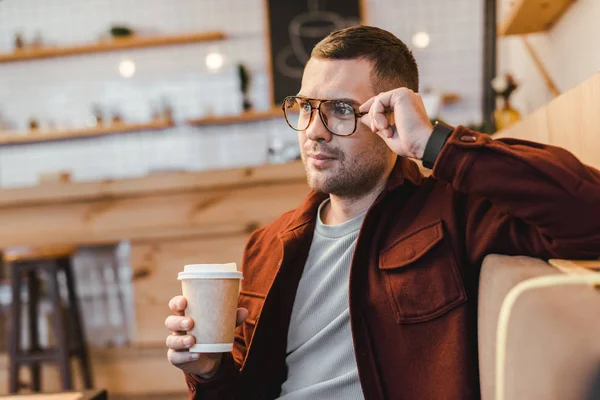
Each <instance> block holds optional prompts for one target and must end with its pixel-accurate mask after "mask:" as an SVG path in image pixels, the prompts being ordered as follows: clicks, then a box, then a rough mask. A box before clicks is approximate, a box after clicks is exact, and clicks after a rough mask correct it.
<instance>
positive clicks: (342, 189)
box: [302, 142, 386, 198]
mask: <svg viewBox="0 0 600 400" xmlns="http://www.w3.org/2000/svg"><path fill="white" fill-rule="evenodd" d="M378 144H379V143H378ZM381 144H382V145H383V146H386V145H385V143H383V142H382V143H381ZM380 147H381V146H377V145H376V146H374V148H372V149H369V150H367V151H365V152H364V153H363V154H359V155H357V156H356V157H353V158H352V159H350V158H348V157H347V156H346V154H344V153H343V152H341V151H340V150H339V149H335V150H334V149H332V150H329V151H327V153H328V154H333V155H335V157H336V160H335V161H334V163H335V165H334V166H332V167H328V168H323V169H316V168H315V167H313V166H309V165H308V161H307V159H306V156H304V155H302V161H303V163H304V168H305V170H306V178H307V181H308V186H309V187H310V188H311V189H313V190H314V191H316V192H320V193H325V194H331V195H334V196H339V197H346V198H356V197H361V196H363V195H365V194H367V193H369V192H371V191H372V190H374V189H375V187H376V186H377V185H378V184H379V183H380V180H381V178H382V176H383V174H384V173H385V170H386V160H385V158H386V157H385V154H386V153H385V148H384V147H382V148H380Z"/></svg>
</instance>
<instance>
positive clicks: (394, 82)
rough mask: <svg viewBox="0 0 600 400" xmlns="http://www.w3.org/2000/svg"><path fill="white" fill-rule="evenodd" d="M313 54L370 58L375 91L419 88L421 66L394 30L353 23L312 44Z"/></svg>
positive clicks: (314, 55)
mask: <svg viewBox="0 0 600 400" xmlns="http://www.w3.org/2000/svg"><path fill="white" fill-rule="evenodd" d="M310 56H311V57H314V58H324V59H333V60H350V59H353V58H358V59H365V60H367V61H370V62H371V64H372V66H373V76H372V77H371V81H372V84H373V89H375V91H386V90H391V89H394V88H397V87H407V88H409V89H411V90H412V91H414V92H418V91H419V69H418V67H417V62H416V61H415V58H414V57H413V55H412V53H411V51H410V50H409V49H408V47H406V45H405V44H404V42H402V41H401V40H400V39H398V38H397V37H396V36H394V35H393V34H392V33H390V32H388V31H386V30H383V29H380V28H375V27H374V26H352V27H350V28H345V29H341V30H338V31H335V32H332V33H330V34H329V36H327V37H326V38H324V39H323V40H321V41H320V42H319V43H317V45H316V46H315V47H314V48H313V51H312V53H311V55H310Z"/></svg>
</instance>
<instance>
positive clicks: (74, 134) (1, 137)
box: [0, 120, 174, 146]
mask: <svg viewBox="0 0 600 400" xmlns="http://www.w3.org/2000/svg"><path fill="white" fill-rule="evenodd" d="M172 126H174V124H173V121H167V120H161V121H152V122H147V123H143V124H128V123H119V124H111V125H106V126H98V127H94V128H85V129H75V130H68V131H43V130H39V131H37V130H36V131H28V132H11V131H4V132H2V131H0V146H6V145H11V144H25V143H36V142H50V141H55V140H66V139H78V138H84V137H92V136H103V135H112V134H115V133H126V132H139V131H152V130H160V129H165V128H169V127H172Z"/></svg>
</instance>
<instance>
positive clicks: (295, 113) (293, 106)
mask: <svg viewBox="0 0 600 400" xmlns="http://www.w3.org/2000/svg"><path fill="white" fill-rule="evenodd" d="M311 111H312V107H311V105H310V102H309V101H308V100H305V99H302V98H300V97H286V99H285V101H284V103H283V112H284V113H285V119H286V120H287V122H288V124H289V125H290V126H291V127H292V129H295V130H297V131H303V130H305V129H306V128H308V124H309V123H310V114H311Z"/></svg>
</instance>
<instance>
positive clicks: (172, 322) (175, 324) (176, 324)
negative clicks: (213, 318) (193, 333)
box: [165, 315, 194, 333]
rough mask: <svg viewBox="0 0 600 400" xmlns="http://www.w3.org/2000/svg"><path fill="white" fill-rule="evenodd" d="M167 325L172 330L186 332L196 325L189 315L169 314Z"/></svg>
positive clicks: (166, 320)
mask: <svg viewBox="0 0 600 400" xmlns="http://www.w3.org/2000/svg"><path fill="white" fill-rule="evenodd" d="M165 326H166V327H167V329H168V330H170V331H171V332H175V333H181V332H186V331H189V330H190V329H192V328H193V327H194V320H193V319H191V318H188V317H182V316H178V315H169V316H168V317H167V319H165Z"/></svg>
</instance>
